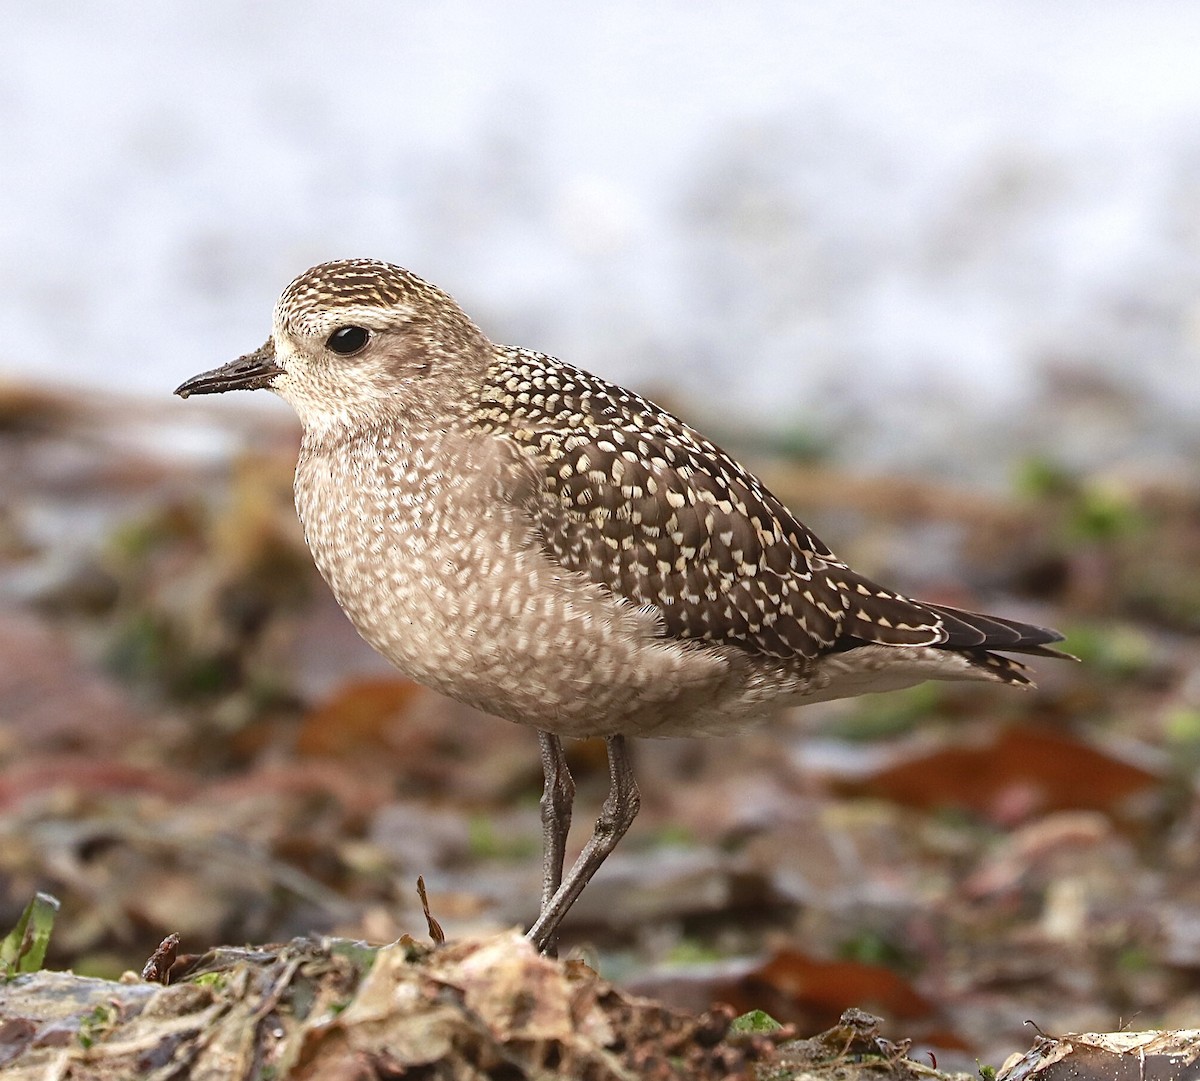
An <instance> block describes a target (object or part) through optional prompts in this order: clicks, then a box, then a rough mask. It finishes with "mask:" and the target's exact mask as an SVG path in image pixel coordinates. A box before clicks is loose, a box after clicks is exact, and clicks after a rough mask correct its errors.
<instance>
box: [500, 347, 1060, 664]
mask: <svg viewBox="0 0 1200 1081" xmlns="http://www.w3.org/2000/svg"><path fill="white" fill-rule="evenodd" d="M477 420H478V422H479V423H480V424H481V425H483V426H484V427H486V428H488V429H490V430H493V431H503V432H505V433H506V434H507V435H508V436H509V437H510V438H514V439H515V440H516V441H517V443H518V444H519V445H520V449H521V450H522V451H523V452H524V453H525V455H526V456H527V457H528V458H529V459H530V460H531V462H532V463H533V464H534V467H535V468H534V472H535V478H536V479H535V483H534V486H533V492H532V495H531V496H529V497H528V504H527V506H528V512H529V514H530V516H531V518H532V522H533V526H534V529H535V531H536V533H537V535H538V537H539V538H540V541H541V543H542V545H543V547H544V548H545V550H546V552H547V554H548V555H549V556H550V557H551V558H553V559H554V560H555V561H556V562H558V563H559V564H560V565H561V566H563V567H564V568H565V569H567V570H571V571H577V572H579V573H582V574H584V575H586V576H587V577H588V578H589V579H590V580H591V581H593V582H596V583H598V584H600V585H602V586H603V587H604V588H606V589H608V590H609V591H611V592H612V593H613V594H614V595H615V596H618V597H621V598H623V599H625V600H627V601H629V602H631V603H633V604H636V605H638V606H641V607H646V608H648V609H651V610H653V611H655V612H656V613H657V614H658V615H659V617H660V619H661V622H662V626H663V631H664V633H665V634H666V635H668V636H671V637H676V638H682V639H700V640H703V641H710V642H719V643H723V644H729V645H735V646H738V647H740V648H743V649H746V650H748V651H750V652H752V653H755V654H758V655H763V656H768V657H776V658H780V659H798V658H812V657H815V656H818V655H819V654H822V653H827V652H831V651H836V650H845V649H851V648H854V647H856V646H860V645H864V644H867V643H882V644H888V645H897V646H921V645H925V646H940V647H943V648H947V649H956V650H962V651H964V652H971V653H974V652H975V651H978V652H979V653H980V658H979V662H980V663H982V664H991V663H992V662H991V661H989V660H985V659H984V658H986V657H987V656H988V655H987V654H986V650H987V649H989V648H999V649H1009V650H1016V651H1025V652H1040V651H1041V650H1040V646H1041V644H1042V643H1045V642H1050V641H1056V640H1058V638H1059V637H1060V636H1059V635H1057V634H1056V633H1055V632H1053V631H1046V630H1043V629H1041V628H1034V627H1027V626H1025V625H1024V624H1018V623H1014V622H1012V621H1008V620H1001V619H996V618H994V617H985V616H976V615H974V614H973V613H967V612H960V611H958V610H956V609H951V608H945V607H938V606H935V605H926V604H921V603H918V602H914V601H911V600H909V599H907V598H905V597H903V596H901V595H900V594H898V593H894V592H892V591H890V590H886V589H883V588H882V587H880V586H878V585H876V584H875V583H873V582H870V581H869V580H868V579H866V578H863V577H862V576H860V575H858V574H856V573H855V572H853V571H851V570H850V569H849V568H848V567H847V566H846V565H845V564H844V563H842V562H841V561H840V560H839V559H837V557H836V556H834V554H833V553H832V552H831V551H830V550H829V548H828V547H826V545H825V544H823V543H822V542H821V541H820V540H819V539H818V538H817V537H816V536H815V535H814V534H813V533H812V532H810V531H809V530H808V529H807V528H806V527H805V526H804V525H803V524H802V523H801V522H800V521H798V520H797V519H796V518H795V517H794V516H793V515H792V514H791V512H790V511H788V509H787V508H786V507H785V506H784V505H783V504H782V503H781V502H780V501H779V500H778V499H777V498H776V497H775V496H774V495H773V494H772V493H771V492H770V491H768V490H767V489H766V488H765V487H764V486H763V484H762V482H761V481H759V480H758V479H757V478H756V477H754V476H753V475H752V474H751V473H749V472H748V471H747V470H746V469H744V468H743V467H742V466H740V465H739V464H738V463H737V462H736V461H734V460H733V459H732V458H731V457H729V455H727V454H726V453H725V452H724V451H722V450H721V449H720V448H719V447H717V446H716V445H715V444H713V443H712V442H710V441H709V440H707V439H705V438H704V437H703V436H702V435H700V433H698V432H697V431H695V430H694V429H693V428H691V427H689V426H688V425H687V424H685V423H684V422H683V421H681V420H679V419H678V418H677V417H674V416H672V415H671V414H670V413H667V412H666V411H664V410H662V409H660V408H659V407H657V406H655V405H654V404H653V403H651V402H648V401H646V400H645V399H643V398H641V397H639V396H638V395H636V394H634V393H632V392H631V391H627V390H624V389H623V388H621V387H618V386H615V385H614V384H611V383H608V382H606V381H605V380H602V379H599V378H598V377H596V376H593V375H591V374H589V373H587V372H584V371H582V370H580V369H576V368H572V367H570V366H568V365H563V364H560V363H558V362H556V361H551V360H550V359H549V358H547V357H544V356H542V355H541V354H538V353H532V352H528V351H524V350H505V351H504V352H503V353H502V354H501V355H500V357H499V358H498V361H497V364H496V365H495V367H494V369H493V373H492V379H491V381H490V385H489V388H488V390H487V391H486V392H485V396H484V402H483V406H482V408H481V409H480V411H479V414H478V416H477ZM999 662H1002V663H1003V664H1004V665H1007V666H1008V667H1010V668H1011V669H1012V671H1013V673H1014V674H1013V675H1011V676H1008V677H1004V678H1010V679H1011V681H1013V682H1022V681H1024V680H1023V677H1019V675H1017V674H1016V673H1018V672H1019V669H1020V665H1019V664H1018V663H1017V662H1010V661H1006V660H1005V659H1004V658H999V659H998V663H999Z"/></svg>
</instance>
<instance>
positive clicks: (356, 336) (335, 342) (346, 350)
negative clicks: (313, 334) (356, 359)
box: [325, 327, 371, 357]
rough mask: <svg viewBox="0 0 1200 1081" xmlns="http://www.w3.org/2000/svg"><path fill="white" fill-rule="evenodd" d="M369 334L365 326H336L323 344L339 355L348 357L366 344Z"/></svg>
mask: <svg viewBox="0 0 1200 1081" xmlns="http://www.w3.org/2000/svg"><path fill="white" fill-rule="evenodd" d="M370 336H371V332H370V331H369V330H367V328H366V327H338V328H337V330H335V331H334V332H333V333H332V334H330V335H329V339H328V340H327V341H326V342H325V344H326V345H327V346H329V348H330V349H332V350H333V351H334V352H335V353H337V354H338V355H339V356H343V357H348V356H352V355H353V354H355V353H357V352H358V351H359V350H360V349H361V348H362V347H363V346H364V345H366V344H367V339H368V338H369V337H370Z"/></svg>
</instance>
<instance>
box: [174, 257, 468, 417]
mask: <svg viewBox="0 0 1200 1081" xmlns="http://www.w3.org/2000/svg"><path fill="white" fill-rule="evenodd" d="M490 355H491V346H490V343H489V342H488V340H487V339H486V338H485V337H484V335H483V333H482V332H481V331H480V330H479V328H478V327H476V326H475V324H474V323H472V322H471V320H470V319H469V318H467V316H466V315H465V314H464V313H463V311H462V309H461V308H459V306H458V305H457V304H456V303H455V302H454V300H453V298H451V297H450V296H449V295H447V294H446V293H444V292H442V291H441V290H440V289H438V288H437V287H436V286H433V285H430V284H429V283H428V282H424V281H422V280H421V279H420V278H418V277H417V276H416V275H415V274H410V273H409V272H408V271H407V270H404V269H403V268H401V267H398V266H393V265H392V264H390V263H383V262H379V261H377V260H373V259H344V260H339V261H337V262H332V263H322V264H321V265H320V266H315V267H313V268H312V269H311V270H306V271H305V272H304V273H303V274H301V275H300V277H298V278H297V279H296V280H295V281H294V282H292V284H291V285H289V286H288V287H287V289H285V290H284V292H283V295H282V296H281V297H280V298H279V303H278V304H276V306H275V320H274V328H273V330H272V333H271V337H270V338H268V339H267V341H266V342H265V343H264V344H263V345H262V346H261V347H259V348H258V349H256V350H255V351H254V352H253V353H248V354H246V355H245V356H242V357H239V358H238V359H237V360H235V361H232V362H231V363H229V364H225V365H223V366H221V367H220V368H214V369H213V370H212V371H208V372H203V373H201V374H200V375H197V376H193V377H192V378H191V379H189V380H187V382H185V383H183V384H182V385H181V386H180V387H178V388H177V389H176V391H175V393H176V394H178V395H180V397H183V398H186V397H188V396H189V395H191V394H219V393H221V392H223V391H226V390H256V389H259V388H263V387H265V388H267V389H269V390H273V391H275V393H277V394H278V395H279V396H280V397H282V398H284V399H285V400H286V401H287V402H289V403H290V404H291V405H292V407H293V408H294V409H295V410H296V412H297V413H298V414H299V416H300V420H301V421H302V422H303V424H304V426H305V428H306V429H307V430H308V431H309V432H311V433H314V434H325V433H334V432H336V431H339V430H344V429H354V428H356V427H361V426H364V425H369V424H372V423H377V422H378V421H379V420H380V419H381V418H382V417H386V416H403V415H405V414H409V415H412V414H417V413H419V414H422V415H424V417H425V418H426V419H427V420H435V419H444V418H445V417H446V416H448V415H451V414H453V413H454V412H456V410H457V409H458V408H460V407H461V405H462V404H463V403H464V402H465V401H466V400H467V399H468V398H469V397H470V389H471V386H472V384H473V383H474V384H476V385H477V383H478V380H479V379H480V378H481V377H482V375H483V372H484V371H485V369H486V367H487V364H488V362H489V359H490Z"/></svg>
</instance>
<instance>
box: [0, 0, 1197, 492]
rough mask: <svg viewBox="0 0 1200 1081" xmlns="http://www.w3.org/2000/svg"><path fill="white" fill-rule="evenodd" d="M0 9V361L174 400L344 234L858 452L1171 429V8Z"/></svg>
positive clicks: (1095, 1) (992, 456)
mask: <svg viewBox="0 0 1200 1081" xmlns="http://www.w3.org/2000/svg"><path fill="white" fill-rule="evenodd" d="M0 12H2V14H3V22H4V27H5V32H4V34H3V36H2V37H0V374H3V375H7V376H9V377H14V378H15V377H19V378H31V379H36V380H39V381H50V382H56V383H78V384H82V385H104V386H109V387H114V388H118V389H128V390H132V391H136V392H138V393H140V394H143V395H152V396H157V397H161V400H162V405H163V409H164V411H165V412H166V411H170V410H174V409H186V408H188V406H189V405H190V404H191V403H186V404H185V403H178V402H175V401H173V400H172V399H171V398H170V391H171V389H172V388H173V387H174V386H175V385H176V384H177V383H178V382H180V381H181V380H182V379H183V378H184V377H186V376H188V375H191V374H193V373H195V372H197V371H199V370H201V369H205V368H209V367H212V366H214V365H215V364H218V363H221V362H223V361H224V360H226V359H228V358H230V357H232V356H234V355H236V354H238V353H240V352H245V351H247V350H249V349H251V348H254V347H255V346H257V345H258V344H259V343H260V342H261V341H262V339H263V338H264V337H265V336H266V333H267V330H268V327H269V318H270V309H271V306H272V304H273V302H274V300H275V297H276V296H277V295H278V293H279V291H280V290H281V289H282V287H283V286H284V285H285V284H286V283H287V282H288V281H289V280H290V279H291V278H292V277H293V276H294V275H295V274H296V273H298V272H299V271H300V270H302V269H304V268H305V267H306V266H308V265H309V264H311V263H313V262H317V261H320V260H322V259H326V258H332V257H338V256H346V255H372V256H376V257H380V258H386V259H389V260H392V261H395V262H399V263H403V264H404V265H407V266H409V267H410V268H411V269H413V270H415V271H416V272H417V273H419V274H421V275H422V276H424V277H427V278H429V279H430V280H432V281H435V282H437V283H438V284H439V285H442V286H443V287H445V288H447V289H448V290H449V291H450V292H452V293H453V294H455V295H456V296H457V297H458V299H459V300H460V301H461V302H462V303H463V305H464V307H466V308H467V310H468V311H469V312H471V313H472V314H473V315H474V316H475V317H476V318H477V319H478V320H479V321H480V322H481V323H482V325H483V326H484V328H485V330H487V331H488V332H489V333H490V334H491V335H492V336H493V337H494V338H496V339H498V340H505V341H512V342H517V343H519V344H522V345H527V346H531V347H535V348H540V349H544V350H546V351H548V352H552V353H555V354H557V355H560V356H562V357H564V358H566V359H568V360H571V361H573V362H575V363H578V364H581V365H583V366H584V367H587V368H591V369H593V370H596V371H599V372H600V373H601V374H604V375H606V376H609V377H612V378H615V379H618V380H620V381H623V382H627V383H631V384H633V385H635V386H637V387H639V388H640V389H647V390H650V391H651V392H654V391H663V390H664V388H665V392H666V397H667V398H668V399H669V401H670V402H671V403H672V404H673V405H675V406H677V407H678V408H679V409H681V410H684V411H686V412H687V413H688V414H689V416H690V417H692V418H696V419H699V420H700V421H701V422H704V421H705V420H706V419H708V420H711V419H713V418H715V419H716V421H717V424H718V426H719V430H720V431H730V430H732V429H734V428H738V427H744V426H757V425H764V426H771V427H772V428H775V429H777V430H778V429H787V428H789V427H791V428H794V427H797V426H800V427H803V428H806V429H807V430H809V431H811V432H813V433H816V435H817V436H818V437H819V438H821V439H825V440H829V441H830V442H831V443H832V445H833V448H834V450H835V452H836V453H837V454H838V455H839V456H840V457H843V458H847V459H851V460H854V461H856V462H861V463H862V465H863V468H881V467H882V468H899V469H903V470H906V471H916V470H920V469H925V468H930V467H933V468H936V469H938V470H939V471H940V472H942V473H958V474H961V475H964V476H972V477H985V478H986V477H989V476H992V477H1001V476H1002V475H1003V470H1002V463H1007V462H1010V461H1011V460H1012V459H1013V458H1014V457H1019V456H1020V455H1022V454H1025V453H1030V452H1040V453H1046V454H1049V455H1051V456H1053V457H1055V458H1057V459H1060V460H1062V461H1064V462H1066V463H1067V464H1073V465H1083V466H1099V467H1108V466H1114V465H1116V466H1119V465H1121V464H1122V463H1125V464H1128V463H1136V464H1137V466H1138V467H1139V468H1141V469H1150V470H1157V469H1160V468H1172V467H1174V468H1180V467H1182V466H1185V465H1186V464H1187V463H1188V462H1190V461H1191V460H1192V458H1194V456H1195V455H1196V454H1197V453H1200V423H1198V417H1200V63H1198V62H1197V57H1198V56H1200V5H1197V4H1195V3H1194V2H1193V0H1177V2H1168V0H1088V2H1086V3H1084V2H1080V3H1069V2H1056V3H1050V4H1048V3H1046V2H1045V0H1008V2H990V3H972V2H963V0H910V2H909V3H905V4H885V3H882V2H879V3H869V2H862V0H847V2H839V3H803V4H797V3H794V2H783V0H771V2H767V0H760V2H748V0H743V2H742V3H739V4H737V5H733V4H721V5H718V4H715V3H711V4H709V3H700V4H697V3H682V2H670V3H658V4H654V5H647V4H641V3H634V2H632V0H622V2H615V3H600V4H596V5H587V6H585V5H564V4H556V3H550V2H527V3H508V4H491V3H487V2H485V0H457V2H447V0H440V2H437V3H397V4H385V3H381V2H370V0H342V2H339V3H337V4H332V3H322V2H319V0H288V2H286V3H285V2H283V0H263V2H255V3H247V2H245V0H209V2H207V3H206V4H204V5H202V6H200V5H180V4H151V3H146V2H140V3H139V2H135V0H105V2H104V3H99V2H92V0H86V2H79V0H71V2H69V3H68V2H65V0H49V2H44V3H39V4H24V3H19V2H17V0H7V2H5V3H3V4H2V5H0ZM720 426H723V427H720Z"/></svg>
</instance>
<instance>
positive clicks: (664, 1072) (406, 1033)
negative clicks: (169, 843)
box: [0, 932, 791, 1081]
mask: <svg viewBox="0 0 1200 1081" xmlns="http://www.w3.org/2000/svg"><path fill="white" fill-rule="evenodd" d="M185 965H186V971H185V972H184V973H183V974H182V975H180V976H179V977H178V978H177V980H176V982H174V983H172V984H171V985H170V986H162V985H160V984H156V983H148V982H144V981H139V980H138V979H137V978H136V977H134V976H132V975H131V974H129V975H127V976H126V977H124V978H123V979H122V980H121V981H108V980H96V979H88V978H86V977H77V976H74V975H71V974H69V973H56V972H38V973H32V974H30V975H27V976H20V977H18V978H16V979H13V980H10V981H9V982H8V983H6V984H4V985H3V987H2V988H0V1067H2V1068H3V1070H4V1077H5V1079H6V1081H33V1079H34V1078H38V1079H40V1078H43V1077H48V1076H56V1077H70V1078H72V1079H89V1081H92V1079H94V1081H116V1079H126V1078H134V1077H137V1078H145V1079H149V1081H154V1079H161V1081H165V1079H167V1078H176V1077H185V1076H186V1077H188V1078H221V1079H222V1081H237V1079H240V1078H259V1077H264V1076H273V1077H278V1078H284V1077H288V1078H296V1079H317V1078H320V1079H331V1078H332V1079H340V1078H347V1079H349V1078H354V1079H373V1078H388V1077H397V1076H403V1077H414V1078H422V1079H426V1081H435V1079H441V1078H445V1079H447V1081H449V1079H454V1081H470V1079H474V1078H479V1079H483V1078H488V1077H493V1076H504V1077H511V1078H514V1079H517V1078H535V1077H536V1078H554V1077H569V1078H573V1079H578V1081H610V1079H612V1081H626V1079H630V1081H632V1079H635V1078H636V1079H638V1081H643V1079H645V1081H653V1079H661V1081H671V1079H675V1078H680V1079H682V1078H689V1079H692V1078H694V1079H698V1081H706V1079H713V1081H716V1079H724V1078H739V1077H751V1076H753V1074H752V1073H751V1070H752V1068H753V1064H754V1063H756V1062H766V1061H768V1060H769V1059H770V1058H771V1056H772V1055H773V1054H774V1052H775V1049H776V1047H777V1046H778V1045H779V1044H780V1043H781V1042H783V1040H784V1039H785V1038H787V1037H788V1036H790V1035H791V1033H790V1031H789V1030H788V1029H783V1028H779V1029H777V1030H776V1031H773V1032H738V1031H734V1030H732V1029H731V1025H730V1022H731V1021H732V1019H733V1016H732V1011H721V1010H716V1011H713V1012H712V1013H709V1014H705V1015H702V1016H700V1017H690V1016H687V1015H685V1014H681V1013H678V1012H676V1011H672V1010H669V1009H667V1008H666V1007H663V1006H661V1005H659V1004H657V1003H655V1002H652V1001H650V1000H647V999H640V998H637V997H635V996H631V995H626V994H624V993H622V992H621V991H619V990H617V989H616V988H614V987H613V986H612V985H611V984H609V983H607V982H606V981H604V980H602V979H600V977H599V976H598V975H597V974H596V973H595V972H594V971H593V970H592V969H591V968H589V967H588V966H587V965H585V964H583V963H582V962H579V961H567V962H559V961H556V960H551V959H548V958H545V957H541V956H540V955H538V954H537V953H536V952H535V951H534V949H533V948H532V947H531V946H530V945H529V943H528V942H527V941H526V940H525V939H524V937H523V936H521V935H519V934H517V933H516V932H507V933H504V934H501V935H494V936H490V937H486V938H478V939H466V940H462V941H458V942H454V943H452V944H449V945H446V946H442V947H436V948H430V947H425V946H420V945H418V944H417V943H415V942H414V941H413V940H412V939H411V938H408V937H407V936H405V938H402V939H401V940H400V941H398V942H396V943H394V944H392V945H389V946H384V947H380V948H378V949H376V948H372V947H368V946H365V945H363V944H361V943H356V942H351V941H348V940H341V939H322V940H314V939H301V940H296V941H294V942H292V943H290V944H288V945H286V946H282V947H263V948H258V949H233V948H223V949H220V950H214V951H210V952H209V953H208V954H205V955H204V956H202V957H200V958H198V959H191V962H190V963H188V960H187V959H185V958H180V960H179V962H178V963H177V965H176V970H178V969H179V968H181V967H183V966H185ZM174 971H175V970H173V974H174Z"/></svg>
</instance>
